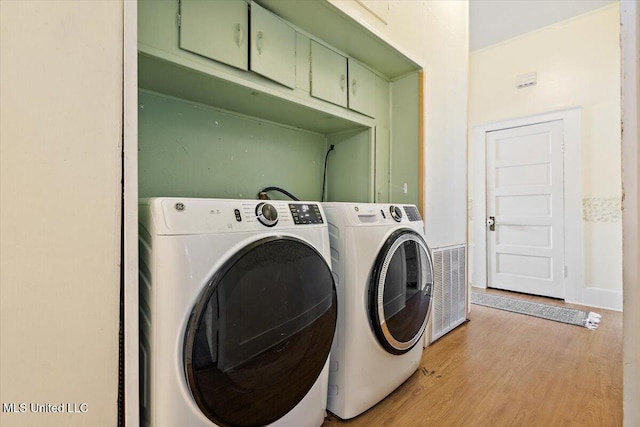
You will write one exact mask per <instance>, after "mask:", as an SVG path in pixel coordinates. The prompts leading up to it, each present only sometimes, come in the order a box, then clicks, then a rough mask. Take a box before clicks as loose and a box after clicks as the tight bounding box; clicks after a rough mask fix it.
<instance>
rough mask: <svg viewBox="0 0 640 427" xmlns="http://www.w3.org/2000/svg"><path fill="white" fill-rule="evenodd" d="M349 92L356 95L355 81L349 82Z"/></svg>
mask: <svg viewBox="0 0 640 427" xmlns="http://www.w3.org/2000/svg"><path fill="white" fill-rule="evenodd" d="M351 92H352V93H353V94H354V95H355V94H356V79H353V81H352V82H351Z"/></svg>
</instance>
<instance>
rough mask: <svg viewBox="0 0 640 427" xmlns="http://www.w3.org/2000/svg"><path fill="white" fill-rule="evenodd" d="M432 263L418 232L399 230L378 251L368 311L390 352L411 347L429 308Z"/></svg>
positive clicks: (403, 351)
mask: <svg viewBox="0 0 640 427" xmlns="http://www.w3.org/2000/svg"><path fill="white" fill-rule="evenodd" d="M432 289H433V263H432V260H431V252H430V251H429V247H428V246H427V244H426V243H425V241H424V239H423V238H422V236H420V234H418V233H416V232H415V231H413V230H410V229H401V230H398V231H396V232H394V233H392V234H391V236H390V237H389V238H388V239H387V241H386V242H385V244H384V245H383V247H382V250H381V251H380V253H379V254H378V257H377V259H376V263H375V264H374V267H373V272H372V274H371V282H370V285H369V312H370V319H371V322H372V325H373V329H374V331H375V333H376V336H377V338H378V341H379V342H380V344H382V346H383V347H384V348H385V349H386V350H387V351H388V352H389V353H392V354H403V353H406V352H408V351H409V350H411V348H413V346H414V345H416V343H417V342H418V341H419V340H420V338H421V337H422V333H423V331H424V328H425V326H426V324H427V320H428V318H429V311H430V309H431V292H432Z"/></svg>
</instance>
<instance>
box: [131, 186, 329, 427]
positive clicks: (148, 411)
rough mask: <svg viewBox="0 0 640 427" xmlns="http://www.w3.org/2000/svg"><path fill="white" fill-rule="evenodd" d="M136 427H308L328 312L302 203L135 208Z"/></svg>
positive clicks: (323, 377)
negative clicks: (138, 383)
mask: <svg viewBox="0 0 640 427" xmlns="http://www.w3.org/2000/svg"><path fill="white" fill-rule="evenodd" d="M139 213H140V231H139V235H140V324H141V328H140V334H141V342H140V348H141V350H140V363H141V371H142V372H141V373H142V375H141V377H142V381H141V392H140V400H141V418H142V424H143V425H147V426H154V427H163V426H166V427H176V426H181V427H212V426H263V425H269V426H274V427H275V426H277V427H281V426H291V427H302V426H309V427H317V426H320V425H321V424H322V422H323V420H324V417H325V408H326V396H327V381H328V356H329V351H330V348H331V343H332V340H333V336H334V330H335V326H336V317H337V308H336V301H337V300H336V292H335V286H334V281H333V278H332V275H331V270H330V265H331V260H330V248H329V239H328V234H327V224H326V222H325V219H324V214H323V210H322V206H320V205H319V204H317V203H313V202H309V203H306V202H285V201H268V202H265V201H257V200H213V199H189V198H152V199H147V200H142V201H141V203H140V210H139Z"/></svg>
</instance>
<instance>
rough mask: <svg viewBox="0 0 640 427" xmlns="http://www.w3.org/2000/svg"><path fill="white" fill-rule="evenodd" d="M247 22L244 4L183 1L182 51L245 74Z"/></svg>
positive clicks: (236, 0)
mask: <svg viewBox="0 0 640 427" xmlns="http://www.w3.org/2000/svg"><path fill="white" fill-rule="evenodd" d="M248 22H249V11H248V5H247V2H246V1H245V0H216V1H207V0H180V48H181V49H184V50H188V51H189V52H193V53H196V54H198V55H202V56H205V57H207V58H210V59H214V60H216V61H219V62H222V63H225V64H227V65H232V66H234V67H237V68H240V69H243V70H246V69H248V64H249V48H248V38H249V34H248V30H249V25H248Z"/></svg>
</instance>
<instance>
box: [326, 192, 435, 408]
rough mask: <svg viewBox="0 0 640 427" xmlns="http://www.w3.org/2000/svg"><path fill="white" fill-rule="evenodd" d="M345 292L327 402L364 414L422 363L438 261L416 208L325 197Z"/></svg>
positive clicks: (339, 277)
mask: <svg viewBox="0 0 640 427" xmlns="http://www.w3.org/2000/svg"><path fill="white" fill-rule="evenodd" d="M323 207H324V210H325V215H326V217H327V222H328V223H329V236H330V242H331V253H332V255H331V256H332V266H333V273H334V279H335V282H336V287H337V291H338V329H337V332H336V336H335V339H334V342H333V346H332V349H331V364H330V370H329V394H328V403H327V408H328V410H329V411H331V412H333V413H334V414H335V415H337V416H338V417H340V418H343V419H348V418H352V417H355V416H356V415H359V414H361V413H362V412H364V411H366V410H367V409H369V408H371V407H372V406H374V405H375V404H376V403H378V402H379V401H381V400H382V399H384V398H385V397H386V396H387V395H388V394H389V393H391V392H392V391H393V390H395V389H396V388H397V387H398V386H400V385H401V384H402V383H403V382H404V381H405V380H407V378H409V377H410V376H411V375H412V374H413V373H414V372H415V371H416V370H417V368H418V365H419V364H420V358H421V356H422V350H423V346H422V336H423V332H424V330H425V326H426V324H427V321H428V319H429V315H430V311H431V297H432V289H433V263H432V259H431V252H430V250H429V247H428V246H427V243H426V242H425V239H424V224H423V221H422V218H421V217H420V213H419V212H418V209H417V208H416V207H415V206H411V205H406V206H402V205H390V204H374V203H370V204H367V203H323Z"/></svg>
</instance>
